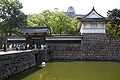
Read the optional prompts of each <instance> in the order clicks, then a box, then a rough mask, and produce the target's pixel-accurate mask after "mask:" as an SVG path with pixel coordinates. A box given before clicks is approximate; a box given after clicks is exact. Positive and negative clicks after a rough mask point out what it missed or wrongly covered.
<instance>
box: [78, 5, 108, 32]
mask: <svg viewBox="0 0 120 80" xmlns="http://www.w3.org/2000/svg"><path fill="white" fill-rule="evenodd" d="M106 21H107V19H105V17H103V16H101V15H100V14H99V13H97V12H96V11H95V9H94V7H93V9H92V11H90V12H89V13H88V14H87V15H85V16H84V17H83V18H78V25H77V31H78V33H79V34H83V33H106V30H105V23H106ZM79 24H81V25H79Z"/></svg>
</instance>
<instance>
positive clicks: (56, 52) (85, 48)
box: [46, 33, 120, 60]
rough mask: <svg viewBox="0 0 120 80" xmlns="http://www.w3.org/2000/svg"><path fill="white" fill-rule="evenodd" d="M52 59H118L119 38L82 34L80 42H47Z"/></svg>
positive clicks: (119, 55)
mask: <svg viewBox="0 0 120 80" xmlns="http://www.w3.org/2000/svg"><path fill="white" fill-rule="evenodd" d="M46 45H47V46H49V48H50V50H51V57H52V59H78V60H120V38H119V37H117V36H111V35H106V34H100V33H98V34H95V33H94V34H82V38H81V43H75V42H74V43H72V42H71V43H59V41H58V43H56V42H55V43H47V44H46Z"/></svg>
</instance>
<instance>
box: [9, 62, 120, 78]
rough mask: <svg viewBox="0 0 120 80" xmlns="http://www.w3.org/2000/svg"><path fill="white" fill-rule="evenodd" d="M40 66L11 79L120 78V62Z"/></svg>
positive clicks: (61, 63)
mask: <svg viewBox="0 0 120 80" xmlns="http://www.w3.org/2000/svg"><path fill="white" fill-rule="evenodd" d="M39 67H40V68H41V69H38V70H34V69H30V70H27V72H23V73H20V74H18V75H16V76H17V77H16V76H14V77H13V78H10V79H9V80H120V76H119V74H120V63H116V62H88V61H75V62H74V61H73V62H52V63H47V64H46V66H44V67H43V66H39ZM36 69H37V68H36ZM32 70H34V71H32ZM30 72H32V73H31V74H29V73H30ZM26 74H29V75H26ZM24 75H26V76H24ZM19 76H20V77H21V79H18V77H19ZM23 76H24V77H23Z"/></svg>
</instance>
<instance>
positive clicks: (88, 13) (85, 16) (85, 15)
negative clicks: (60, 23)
mask: <svg viewBox="0 0 120 80" xmlns="http://www.w3.org/2000/svg"><path fill="white" fill-rule="evenodd" d="M93 11H95V12H96V13H97V14H98V15H99V16H101V17H102V18H104V17H103V16H102V15H100V14H99V13H98V12H97V11H96V10H95V8H94V6H93V9H92V10H91V11H90V12H89V13H88V14H86V15H85V16H84V17H83V18H86V17H87V16H88V15H89V14H91V13H92V12H93ZM83 18H82V19H83Z"/></svg>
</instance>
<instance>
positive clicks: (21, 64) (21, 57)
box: [0, 51, 36, 80]
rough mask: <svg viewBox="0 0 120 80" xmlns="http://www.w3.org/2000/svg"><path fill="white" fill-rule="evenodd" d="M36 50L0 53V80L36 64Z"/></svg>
mask: <svg viewBox="0 0 120 80" xmlns="http://www.w3.org/2000/svg"><path fill="white" fill-rule="evenodd" d="M35 52H36V51H23V52H17V53H13V54H6V55H0V80H4V79H5V78H7V77H9V76H13V75H14V74H16V73H19V72H21V71H23V70H26V69H28V68H30V67H32V66H35V65H36V60H35Z"/></svg>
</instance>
